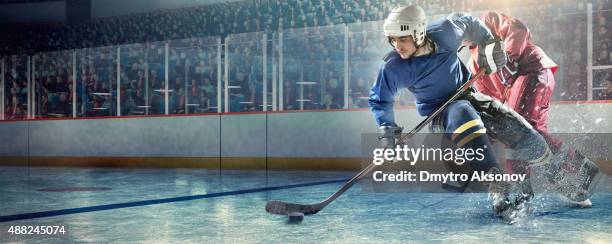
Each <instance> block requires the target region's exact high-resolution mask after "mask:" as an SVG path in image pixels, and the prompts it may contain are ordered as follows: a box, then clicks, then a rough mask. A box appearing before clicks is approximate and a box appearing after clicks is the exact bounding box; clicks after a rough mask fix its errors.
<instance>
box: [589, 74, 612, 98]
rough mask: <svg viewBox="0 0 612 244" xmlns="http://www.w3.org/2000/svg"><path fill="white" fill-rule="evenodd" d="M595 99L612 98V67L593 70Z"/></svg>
mask: <svg viewBox="0 0 612 244" xmlns="http://www.w3.org/2000/svg"><path fill="white" fill-rule="evenodd" d="M593 100H612V68H609V69H600V70H593Z"/></svg>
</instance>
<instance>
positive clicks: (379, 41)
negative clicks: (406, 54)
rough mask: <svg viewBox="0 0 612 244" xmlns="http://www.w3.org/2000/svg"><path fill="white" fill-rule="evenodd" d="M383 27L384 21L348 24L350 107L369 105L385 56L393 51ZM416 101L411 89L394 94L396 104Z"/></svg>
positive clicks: (365, 106) (400, 104)
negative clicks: (370, 94)
mask: <svg viewBox="0 0 612 244" xmlns="http://www.w3.org/2000/svg"><path fill="white" fill-rule="evenodd" d="M382 26H383V21H372V22H364V23H356V24H351V25H349V70H350V72H349V94H348V95H349V108H367V107H368V98H369V93H370V89H371V87H372V85H373V84H374V82H375V81H376V77H377V75H378V71H379V68H380V65H381V64H382V58H383V57H384V56H385V55H386V54H387V53H388V52H390V51H392V50H393V47H391V46H390V45H389V42H388V41H387V38H386V37H385V35H384V33H383V31H382ZM414 101H415V100H414V96H413V95H412V94H411V93H410V91H408V89H401V90H399V91H398V93H397V94H396V96H395V105H396V106H407V105H414Z"/></svg>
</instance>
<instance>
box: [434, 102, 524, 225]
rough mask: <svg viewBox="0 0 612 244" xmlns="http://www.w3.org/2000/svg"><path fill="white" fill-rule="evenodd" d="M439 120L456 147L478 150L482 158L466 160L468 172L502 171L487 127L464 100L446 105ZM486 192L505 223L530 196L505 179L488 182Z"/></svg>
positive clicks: (488, 172) (500, 172)
mask: <svg viewBox="0 0 612 244" xmlns="http://www.w3.org/2000/svg"><path fill="white" fill-rule="evenodd" d="M441 120H442V121H441V122H442V124H443V128H444V131H445V132H446V134H447V135H448V136H449V137H450V139H451V141H452V142H453V143H454V144H455V146H456V147H458V148H471V149H474V150H482V151H481V152H483V155H484V159H483V160H472V161H468V162H466V163H467V164H468V165H469V166H470V168H471V169H472V171H477V172H484V173H487V174H502V173H503V169H501V167H500V164H499V162H498V161H497V158H496V157H495V153H494V152H493V147H492V146H491V142H490V141H489V138H488V136H487V135H486V133H487V128H486V127H485V125H484V123H483V121H482V120H481V118H480V116H479V115H478V112H477V111H476V110H475V109H474V107H472V105H471V104H470V103H469V102H468V101H466V100H458V101H455V102H453V103H452V104H450V105H449V106H448V108H447V109H446V110H445V111H444V112H443V113H442V116H441ZM489 194H490V197H491V199H492V200H493V212H494V213H495V215H496V216H497V217H499V218H501V219H503V220H504V221H505V222H507V223H513V222H514V221H516V217H517V216H518V214H517V213H518V212H519V211H520V210H521V209H523V207H524V203H525V202H526V201H528V200H529V199H530V196H529V195H526V194H523V192H522V191H521V189H519V188H516V187H515V186H514V185H513V184H510V183H508V182H496V181H493V182H489Z"/></svg>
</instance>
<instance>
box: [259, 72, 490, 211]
mask: <svg viewBox="0 0 612 244" xmlns="http://www.w3.org/2000/svg"><path fill="white" fill-rule="evenodd" d="M484 72H485V69H484V68H481V69H480V70H479V71H478V72H477V73H476V75H475V76H474V77H473V78H472V79H470V80H469V81H467V82H466V83H464V84H463V85H461V87H459V89H457V91H456V92H455V94H454V95H453V96H452V97H450V98H449V99H448V100H447V101H446V102H445V103H444V104H442V106H440V107H439V108H438V109H436V110H435V111H434V112H433V113H432V114H430V115H429V116H427V118H425V119H424V120H423V121H421V123H419V124H418V125H417V126H416V127H415V128H414V129H412V130H411V131H410V132H408V133H407V134H406V135H404V136H402V137H401V138H400V139H399V143H403V142H404V141H405V140H406V139H408V138H410V137H412V136H414V134H416V133H417V132H419V131H420V130H421V129H423V128H424V127H425V126H426V125H427V124H428V123H429V122H431V121H432V120H433V119H434V118H435V117H436V116H438V115H439V114H440V113H442V111H444V109H445V108H446V107H447V106H448V105H449V104H450V103H452V102H453V101H455V100H457V98H459V97H460V96H462V95H463V93H464V92H465V91H466V90H467V89H468V88H469V87H470V86H472V84H473V83H474V82H475V81H476V80H477V79H479V78H480V77H481V76H482V75H483V74H484ZM376 167H377V165H375V164H370V165H368V166H367V167H365V168H364V169H363V170H361V172H359V173H358V174H357V175H355V176H354V177H353V178H351V179H350V180H349V181H347V182H346V183H344V185H343V186H342V187H340V189H338V191H336V192H334V194H332V195H331V196H329V197H328V198H327V199H325V200H324V201H322V202H319V203H314V204H299V203H289V202H283V201H278V200H272V201H269V202H268V203H267V204H266V211H267V212H268V213H271V214H280V215H288V214H289V213H296V212H300V213H303V214H304V215H311V214H316V213H318V212H319V211H321V209H323V208H324V207H325V206H327V205H328V204H330V203H331V202H333V201H334V200H336V198H338V197H339V196H340V195H342V193H344V192H345V191H347V190H348V189H349V188H351V186H353V185H354V184H355V183H357V182H358V181H359V180H361V179H362V178H363V177H364V176H366V175H368V174H369V173H371V172H372V171H373V170H374V169H375V168H376Z"/></svg>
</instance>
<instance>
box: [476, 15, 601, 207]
mask: <svg viewBox="0 0 612 244" xmlns="http://www.w3.org/2000/svg"><path fill="white" fill-rule="evenodd" d="M480 20H481V21H482V22H484V23H485V25H486V26H487V27H488V28H489V29H490V30H491V32H492V34H493V35H494V36H496V37H499V38H501V39H502V40H504V42H505V44H506V46H505V50H506V54H507V57H508V62H507V65H506V66H505V67H504V68H503V69H501V70H499V71H497V72H496V73H493V74H491V75H488V76H483V77H482V78H481V79H479V80H478V81H476V83H475V86H476V89H477V90H478V91H479V92H481V93H484V94H486V95H489V96H491V97H494V98H496V99H498V100H500V101H501V102H503V103H504V104H505V105H507V106H508V107H510V108H512V109H514V110H515V111H516V112H518V113H519V114H520V115H522V116H523V117H524V118H525V119H526V120H527V121H528V122H529V123H530V124H531V125H532V126H533V127H534V128H535V129H536V130H537V131H538V132H540V133H541V134H542V136H543V137H544V138H545V139H546V141H547V143H548V144H549V146H550V149H551V151H552V153H553V154H554V157H553V161H556V162H553V163H551V164H549V166H547V168H546V175H547V176H548V178H549V180H550V181H551V183H552V184H553V185H554V186H555V188H556V189H557V191H559V193H561V194H563V195H565V196H566V197H568V198H569V199H570V200H571V201H573V202H574V203H576V204H577V205H578V206H581V207H590V206H591V201H590V200H589V196H590V194H591V193H592V190H593V189H592V188H593V187H594V185H595V184H592V183H593V182H592V181H593V178H594V177H595V176H596V175H597V173H598V172H599V169H598V167H597V166H596V165H595V164H594V163H593V162H591V161H590V160H589V159H587V158H586V157H584V156H582V155H581V154H580V153H579V152H578V151H576V150H575V149H573V148H572V147H571V146H569V145H567V144H565V143H563V141H562V140H560V139H558V138H556V137H554V136H552V135H550V134H549V133H548V127H547V123H548V112H549V103H550V98H551V96H552V92H553V89H554V87H555V78H554V76H553V74H554V72H555V71H556V70H557V67H558V66H557V64H556V63H555V62H553V61H552V60H551V59H550V58H549V57H548V56H547V55H546V54H545V53H544V51H542V49H540V48H539V47H538V46H536V45H534V44H533V43H532V42H531V41H530V37H531V33H530V31H529V29H528V28H527V27H526V26H525V25H523V23H521V22H520V21H519V20H517V19H514V18H512V17H509V16H506V15H504V14H500V13H495V12H488V13H485V14H484V15H482V16H481V17H480ZM470 49H471V52H472V61H471V62H470V64H469V65H468V66H469V68H470V69H471V70H472V72H474V71H476V70H478V68H479V67H478V64H477V63H476V62H475V60H477V59H476V57H477V55H478V46H477V45H472V46H470ZM506 166H507V170H508V171H510V172H514V173H527V172H528V169H527V164H526V163H523V162H521V161H513V160H508V162H507V164H506ZM568 175H574V176H575V175H584V177H583V179H582V184H579V186H578V187H570V188H572V189H571V190H568V184H569V182H568V181H567V180H564V178H568V177H565V176H568ZM574 185H575V184H574Z"/></svg>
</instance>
